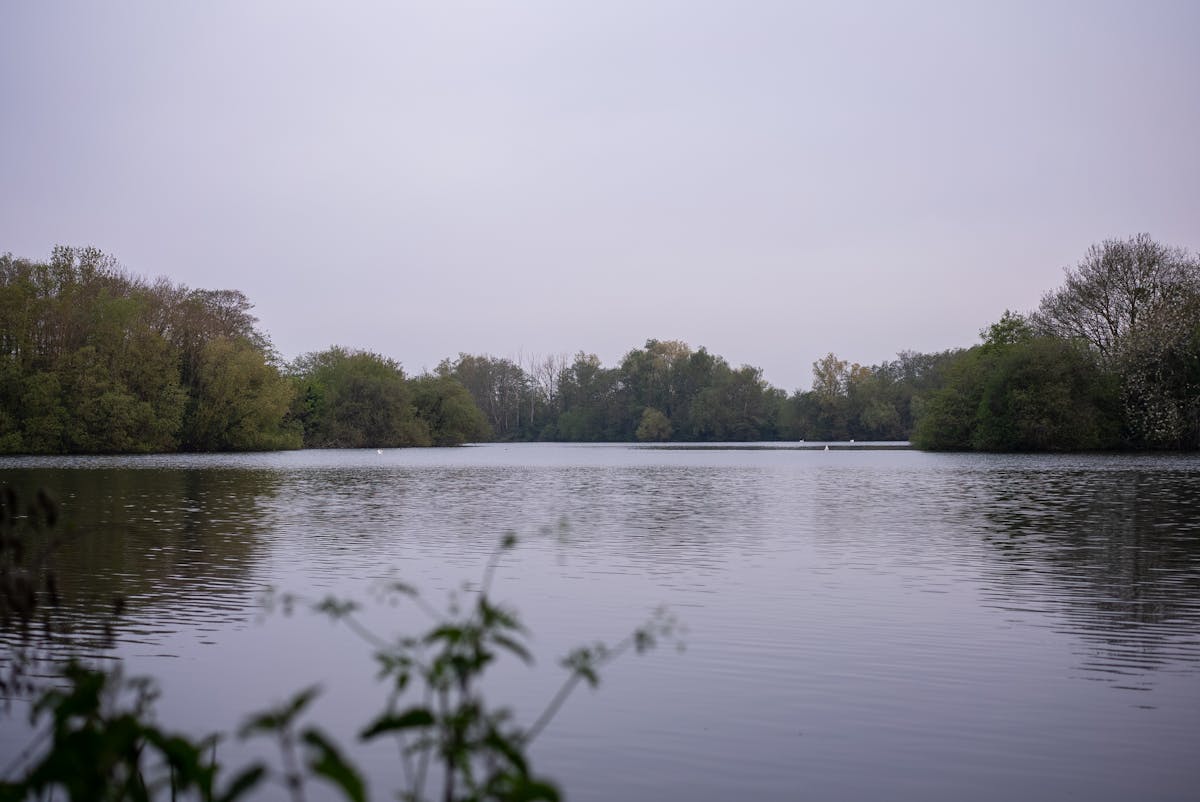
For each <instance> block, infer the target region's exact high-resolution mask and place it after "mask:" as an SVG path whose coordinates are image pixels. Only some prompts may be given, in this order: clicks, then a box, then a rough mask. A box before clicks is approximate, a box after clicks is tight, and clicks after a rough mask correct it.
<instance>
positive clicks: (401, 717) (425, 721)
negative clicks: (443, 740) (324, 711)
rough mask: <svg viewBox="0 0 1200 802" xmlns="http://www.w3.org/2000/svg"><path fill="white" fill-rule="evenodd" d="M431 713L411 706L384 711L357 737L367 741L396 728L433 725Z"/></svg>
mask: <svg viewBox="0 0 1200 802" xmlns="http://www.w3.org/2000/svg"><path fill="white" fill-rule="evenodd" d="M433 723H434V718H433V714H432V713H430V712H429V711H428V710H427V709H425V708H423V707H412V708H409V709H408V710H405V711H404V712H403V713H399V714H396V713H385V714H383V715H382V716H380V717H379V718H377V719H375V720H374V721H373V722H371V724H370V725H369V726H368V727H367V728H366V729H365V730H363V731H362V732H361V733H359V736H358V737H359V738H361V739H363V740H364V741H369V740H370V739H372V738H375V737H376V736H379V735H383V734H384V733H388V732H396V731H397V730H410V729H414V728H416V727H430V726H433Z"/></svg>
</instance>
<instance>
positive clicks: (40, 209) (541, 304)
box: [0, 0, 1200, 391]
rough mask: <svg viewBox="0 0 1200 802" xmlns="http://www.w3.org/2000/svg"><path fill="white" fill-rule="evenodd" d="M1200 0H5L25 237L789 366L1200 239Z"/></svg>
mask: <svg viewBox="0 0 1200 802" xmlns="http://www.w3.org/2000/svg"><path fill="white" fill-rule="evenodd" d="M1197 41H1200V4H1196V3H1192V2H1151V3H1146V4H1140V5H1136V6H1135V5H1133V4H1128V3H1120V2H1062V3H1054V4H1042V3H1032V2H1014V3H1006V4H995V5H994V4H986V3H953V2H918V3H909V4H889V3H848V4H836V5H826V4H810V3H791V2H760V3H754V4H734V3H727V2H704V1H701V2H659V3H649V4H647V3H626V2H611V3H605V4H602V5H594V6H593V5H581V6H574V5H567V4H556V3H548V2H541V3H533V2H530V3H512V4H506V5H496V6H491V5H482V4H471V3H445V2H441V3H431V4H421V3H400V4H390V3H361V4H353V5H349V6H337V7H331V6H326V5H324V4H321V3H282V2H263V3H249V4H246V3H234V2H215V3H208V4H204V5H202V6H200V5H197V6H185V5H179V6H176V5H161V4H157V3H151V2H146V1H144V0H143V1H139V2H127V3H122V4H120V5H106V6H102V5H99V4H92V3H85V2H78V1H76V2H61V3H54V4H28V5H23V4H22V5H18V4H9V5H6V6H4V7H3V8H0V100H2V101H3V109H4V116H5V118H6V123H5V125H4V126H0V182H2V185H3V187H4V190H5V191H4V193H3V199H2V200H0V252H11V253H13V254H14V255H16V256H21V257H26V258H31V259H45V258H47V257H48V256H49V254H50V251H51V249H52V248H53V246H54V245H56V244H68V245H77V246H84V245H93V246H95V247H98V248H100V249H102V250H103V251H105V252H106V253H109V254H111V255H113V256H114V257H115V258H116V259H117V260H118V261H120V262H121V263H122V264H123V265H124V266H125V267H126V268H127V269H128V270H129V271H131V272H132V273H135V274H138V275H144V276H147V277H151V278H152V277H155V276H158V275H164V276H166V277H168V278H169V279H170V280H172V281H176V282H180V283H185V284H187V285H189V286H194V287H206V288H232V289H238V290H241V291H243V292H245V293H246V295H247V296H248V297H249V298H250V300H251V301H252V302H253V303H254V304H255V306H256V309H255V312H256V314H257V315H258V317H259V319H260V321H261V326H262V328H263V329H264V330H265V331H266V332H267V333H268V334H269V335H270V336H271V337H272V339H273V341H274V343H275V345H276V347H277V348H278V349H279V351H280V352H281V354H282V355H283V357H284V358H286V359H292V358H294V357H296V356H298V355H300V354H302V353H305V352H310V351H316V350H321V349H324V348H326V347H328V346H330V345H332V344H338V345H344V346H347V347H352V348H361V349H366V350H372V351H376V352H379V353H382V354H384V355H387V356H390V357H392V358H394V359H396V360H397V361H399V362H401V363H402V364H403V366H404V368H405V370H406V371H407V372H409V373H413V374H415V373H419V372H421V371H422V369H432V368H433V367H435V366H436V364H437V362H438V361H440V360H441V359H443V358H446V357H454V356H456V355H457V354H458V353H460V352H467V353H490V354H493V355H495V356H501V357H510V358H516V357H518V356H519V355H521V354H524V355H526V356H534V355H542V356H544V355H547V354H551V353H568V354H573V353H574V352H576V351H578V350H584V351H588V352H594V353H596V354H597V355H598V356H599V357H600V358H601V359H602V360H603V362H604V363H605V364H606V365H609V366H612V365H615V364H616V363H617V362H618V361H619V360H620V358H621V356H622V355H623V354H624V353H625V352H627V351H629V350H630V349H632V348H636V347H639V346H641V345H642V344H643V343H644V342H645V340H647V339H650V338H654V339H660V340H666V339H678V340H683V341H685V342H687V343H689V344H690V345H692V346H693V347H699V346H704V347H706V348H708V350H709V351H710V352H712V353H715V354H719V355H721V356H723V357H725V358H726V359H728V360H729V362H730V363H731V364H733V365H734V366H737V365H740V364H743V363H748V364H751V365H754V366H756V367H760V368H762V369H763V372H764V377H765V378H766V379H767V381H769V382H770V383H771V384H773V385H775V386H778V387H782V388H784V389H786V390H788V391H791V390H794V389H796V388H797V387H807V386H809V384H810V379H811V377H810V369H811V364H812V362H813V361H814V360H815V359H817V358H819V357H820V356H822V355H824V354H825V353H827V352H830V351H832V352H834V353H836V354H837V355H838V356H839V357H841V358H843V359H847V360H850V361H854V362H859V363H862V364H875V363H878V362H881V361H884V360H888V359H891V358H894V356H895V353H896V352H897V351H900V350H917V351H926V352H928V351H940V350H943V349H946V348H952V347H959V346H968V345H971V344H972V343H974V342H976V341H977V335H978V331H979V329H981V328H982V327H984V326H986V325H987V324H988V323H990V322H993V321H994V320H996V319H997V318H999V316H1000V315H1001V314H1002V313H1003V312H1004V310H1005V309H1013V310H1016V311H1028V310H1030V309H1032V308H1033V307H1035V306H1036V304H1037V302H1038V300H1039V299H1040V297H1041V296H1042V294H1043V293H1045V292H1046V291H1048V290H1050V289H1053V288H1054V287H1056V286H1058V284H1059V283H1060V282H1061V279H1062V269H1063V268H1064V267H1066V266H1070V265H1074V264H1075V263H1076V262H1077V261H1078V260H1079V259H1080V258H1081V257H1082V256H1083V255H1084V253H1085V251H1086V250H1087V248H1088V247H1089V246H1090V245H1092V244H1093V243H1097V242H1099V241H1101V240H1103V239H1108V238H1124V237H1128V236H1130V235H1132V234H1135V233H1138V232H1148V233H1149V234H1150V235H1151V236H1153V237H1154V238H1155V239H1157V240H1159V241H1160V242H1163V243H1166V244H1170V245H1177V246H1181V247H1185V248H1188V249H1189V250H1193V251H1195V250H1196V249H1197V248H1198V247H1200V230H1197V224H1198V222H1200V148H1197V147H1196V145H1195V143H1196V142H1200V91H1198V87H1197V78H1196V76H1198V75H1200V53H1198V51H1197V48H1196V42H1197Z"/></svg>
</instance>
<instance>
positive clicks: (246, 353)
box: [182, 337, 301, 451]
mask: <svg viewBox="0 0 1200 802" xmlns="http://www.w3.org/2000/svg"><path fill="white" fill-rule="evenodd" d="M194 370H195V373H194V375H193V377H192V380H193V384H192V388H191V389H192V392H191V394H190V397H189V400H188V407H187V410H186V412H185V414H184V421H183V436H182V441H183V446H184V448H186V449H188V450H192V451H268V450H275V449H281V448H299V447H300V444H301V434H300V431H299V429H298V427H293V426H289V425H287V424H286V423H285V415H286V413H287V411H288V408H289V407H290V405H291V402H292V396H293V392H294V391H293V388H292V385H291V384H290V383H289V382H288V381H287V380H286V379H285V378H284V377H283V376H281V375H280V373H279V371H278V370H277V369H276V368H275V367H274V365H271V364H269V363H268V362H267V360H266V358H265V357H264V355H263V353H262V351H260V350H259V349H258V348H256V347H255V346H254V345H253V344H251V343H250V342H247V341H246V340H242V339H230V338H228V337H219V338H217V339H214V340H210V341H208V342H207V343H205V345H204V347H203V349H201V352H200V354H199V357H198V359H197V365H196V367H195V369H194Z"/></svg>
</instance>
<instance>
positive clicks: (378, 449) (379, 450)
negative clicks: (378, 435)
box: [375, 448, 383, 454]
mask: <svg viewBox="0 0 1200 802" xmlns="http://www.w3.org/2000/svg"><path fill="white" fill-rule="evenodd" d="M375 453H376V454H382V453H383V449H382V448H377V449H375Z"/></svg>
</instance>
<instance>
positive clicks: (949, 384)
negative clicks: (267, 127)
mask: <svg viewBox="0 0 1200 802" xmlns="http://www.w3.org/2000/svg"><path fill="white" fill-rule="evenodd" d="M252 308H253V307H252V305H251V303H250V302H249V300H248V299H247V298H246V297H245V296H244V295H243V294H242V293H241V292H238V291H236V290H205V289H190V288H188V287H185V286H182V285H177V284H174V283H172V282H170V281H168V280H166V279H158V280H156V281H152V282H151V281H147V280H144V279H141V278H138V277H135V276H132V275H130V274H129V273H127V272H126V271H124V270H123V269H122V268H121V267H120V266H119V265H118V264H117V262H116V261H115V260H114V259H113V258H112V257H109V256H107V255H105V254H104V253H102V252H100V251H98V250H96V249H92V248H83V249H76V248H68V247H59V248H56V249H55V250H54V252H53V253H52V254H51V257H50V259H49V261H47V262H35V261H30V260H26V259H20V258H16V257H13V256H12V255H11V254H9V255H5V256H0V453H8V454H22V453H24V454H63V453H139V452H142V453H144V452H173V451H245V450H273V449H285V448H301V447H309V448H328V447H333V448H360V447H396V446H430V445H435V446H443V445H457V444H462V443H467V442H479V441H484V440H490V439H501V440H514V441H538V440H543V441H572V442H601V441H616V442H620V441H635V440H640V441H647V442H660V441H685V442H687V441H691V442H709V441H713V442H715V441H761V440H801V439H807V440H846V439H857V440H911V441H912V442H913V444H914V445H915V446H917V447H919V448H924V449H932V450H979V451H1078V450H1096V449H1195V448H1200V259H1198V258H1197V256H1196V255H1194V254H1191V253H1189V252H1188V251H1185V250H1183V249H1180V248H1173V247H1169V246H1165V245H1161V244H1159V243H1157V242H1155V241H1154V240H1152V239H1151V238H1150V237H1149V236H1147V235H1144V234H1143V235H1138V236H1135V237H1131V238H1129V239H1124V240H1106V241H1104V242H1103V243H1101V244H1099V245H1096V246H1093V247H1092V248H1091V249H1090V250H1089V251H1088V252H1087V254H1086V255H1085V256H1084V258H1083V259H1082V260H1081V261H1080V262H1079V264H1078V265H1076V266H1075V267H1073V268H1068V269H1067V270H1066V276H1065V282H1064V283H1063V285H1062V286H1061V287H1059V288H1057V289H1055V290H1052V291H1050V292H1048V293H1047V294H1046V295H1045V296H1044V297H1043V299H1042V301H1041V304H1040V305H1039V307H1038V308H1037V309H1036V310H1034V311H1032V312H1031V313H1029V314H1018V313H1013V312H1006V313H1005V314H1004V315H1003V316H1002V317H1001V319H1000V320H998V321H996V322H994V323H992V324H990V325H988V326H985V327H984V328H983V330H982V331H981V342H980V343H979V344H978V345H975V346H973V347H970V348H959V349H951V350H947V351H942V352H938V353H929V354H924V353H916V352H911V351H903V352H901V353H899V354H898V356H897V358H896V359H895V360H893V361H889V362H884V363H881V364H878V365H870V366H863V365H859V364H856V363H850V362H848V361H846V360H843V359H840V358H838V357H837V356H836V355H834V354H828V355H826V356H825V357H823V358H821V359H819V360H818V361H817V362H816V363H814V365H813V382H812V387H811V389H809V390H805V391H799V390H798V391H796V392H795V393H792V394H791V395H789V394H788V393H786V392H785V391H783V390H780V389H778V388H775V387H772V386H771V385H769V384H768V383H767V382H766V381H765V380H764V379H763V377H762V371H761V370H759V369H758V368H755V367H752V366H749V365H742V366H740V367H736V368H735V367H733V366H731V365H730V364H729V363H728V362H727V361H726V360H725V359H723V358H722V357H720V356H718V355H715V354H711V353H709V352H708V351H707V350H706V349H705V348H703V347H699V348H695V349H693V348H692V347H690V346H689V345H687V344H686V343H683V342H679V341H674V340H648V341H646V343H645V344H644V345H643V346H642V347H640V348H634V349H632V350H631V351H629V352H628V353H627V354H626V355H625V356H624V358H623V359H622V360H621V361H620V363H619V364H618V365H616V366H614V367H605V366H604V365H602V364H601V361H600V359H599V358H598V357H597V356H595V355H594V354H590V353H587V352H584V351H580V352H578V353H577V354H575V356H574V357H567V356H565V355H558V356H550V357H546V358H542V359H536V360H531V361H528V362H524V361H522V362H517V361H514V360H511V359H506V358H499V357H495V356H490V355H486V354H459V355H458V356H457V357H456V358H454V359H446V360H443V361H442V363H441V364H439V365H438V366H437V368H436V369H435V370H434V371H433V372H432V373H428V374H425V375H420V376H415V377H409V376H406V375H405V373H404V371H403V370H402V368H401V366H400V364H399V363H397V362H396V361H395V360H393V359H391V358H389V357H386V356H383V355H380V354H376V353H372V352H368V351H362V350H356V349H352V348H346V347H341V346H334V347H331V348H329V349H327V350H325V351H321V352H318V353H312V354H305V355H303V356H301V357H299V358H297V359H295V360H293V361H292V362H285V361H284V360H282V358H281V357H280V356H279V354H278V353H277V352H276V350H275V349H274V347H273V346H272V344H271V341H270V339H269V337H268V336H267V335H266V333H264V332H263V331H261V330H260V329H259V328H258V321H257V320H256V319H255V318H254V316H253V315H252V314H251V309H252Z"/></svg>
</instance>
